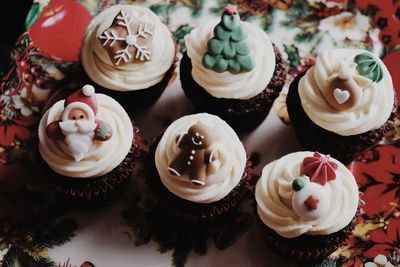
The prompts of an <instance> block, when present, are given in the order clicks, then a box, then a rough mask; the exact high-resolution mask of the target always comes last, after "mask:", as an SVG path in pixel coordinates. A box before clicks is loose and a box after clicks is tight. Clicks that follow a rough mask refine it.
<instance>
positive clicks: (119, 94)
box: [88, 63, 175, 112]
mask: <svg viewBox="0 0 400 267" xmlns="http://www.w3.org/2000/svg"><path fill="white" fill-rule="evenodd" d="M174 77H175V63H174V64H173V65H172V66H171V68H170V69H169V70H168V71H167V72H166V73H165V76H164V78H163V79H162V80H161V81H160V82H158V83H156V84H155V85H153V86H150V87H148V88H145V89H141V90H133V91H117V90H113V89H109V88H105V87H103V86H101V85H99V84H97V83H96V82H95V81H93V80H90V79H89V78H88V79H89V80H90V82H89V83H91V84H94V85H95V87H96V93H100V94H105V95H108V96H110V97H112V98H114V99H115V100H117V101H118V102H119V103H120V104H121V106H123V107H124V109H125V110H126V111H127V112H133V111H138V110H142V109H145V108H147V107H149V106H151V105H152V104H154V103H155V102H156V101H157V100H158V99H159V98H160V96H161V95H162V93H163V92H164V91H165V89H166V88H167V87H168V85H169V83H170V82H171V81H172V80H173V78H174Z"/></svg>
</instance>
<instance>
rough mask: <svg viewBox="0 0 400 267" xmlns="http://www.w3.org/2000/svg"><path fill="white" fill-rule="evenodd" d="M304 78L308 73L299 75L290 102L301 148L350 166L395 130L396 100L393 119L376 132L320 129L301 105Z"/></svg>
mask: <svg viewBox="0 0 400 267" xmlns="http://www.w3.org/2000/svg"><path fill="white" fill-rule="evenodd" d="M304 74H305V72H304V73H302V74H301V75H298V76H297V77H296V78H295V79H294V81H293V82H292V83H291V84H290V87H289V92H288V95H287V99H286V102H287V109H288V113H289V117H290V120H291V122H292V124H293V127H294V128H295V131H296V134H297V136H298V139H299V141H300V143H301V145H302V146H303V147H304V148H305V149H306V150H310V151H319V152H321V153H323V154H330V155H331V156H332V157H334V158H336V159H337V160H339V161H341V162H342V163H343V164H348V163H350V162H351V161H353V160H354V159H355V158H356V157H357V156H358V155H359V154H360V153H361V152H362V151H364V150H365V149H368V148H372V147H374V146H375V145H377V144H378V143H379V141H381V140H382V138H383V137H384V135H385V133H387V132H389V131H391V130H393V127H394V126H393V121H394V118H395V117H396V109H397V101H396V97H395V101H394V105H393V111H392V114H391V115H390V117H389V119H388V120H387V121H386V123H385V124H384V125H382V126H381V127H379V128H377V129H375V130H371V131H368V132H365V133H362V134H357V135H351V136H341V135H338V134H336V133H334V132H331V131H328V130H325V129H323V128H321V127H319V126H318V125H317V124H315V123H314V122H312V120H311V119H310V118H309V117H308V116H307V114H306V113H305V112H304V110H303V107H302V105H301V100H300V96H299V91H298V83H299V81H300V78H301V77H302V76H303V75H304Z"/></svg>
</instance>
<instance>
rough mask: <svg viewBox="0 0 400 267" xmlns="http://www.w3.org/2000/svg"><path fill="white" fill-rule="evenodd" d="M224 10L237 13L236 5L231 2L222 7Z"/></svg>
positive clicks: (231, 13) (230, 13)
mask: <svg viewBox="0 0 400 267" xmlns="http://www.w3.org/2000/svg"><path fill="white" fill-rule="evenodd" d="M224 11H225V12H226V13H228V14H229V15H233V14H237V13H238V9H237V6H235V5H232V4H227V5H226V6H225V7H224Z"/></svg>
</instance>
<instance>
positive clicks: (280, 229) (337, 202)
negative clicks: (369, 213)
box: [256, 152, 359, 238]
mask: <svg viewBox="0 0 400 267" xmlns="http://www.w3.org/2000/svg"><path fill="white" fill-rule="evenodd" d="M312 155H313V152H296V153H291V154H288V155H286V156H284V157H282V158H281V159H279V160H276V161H274V162H271V163H270V164H268V165H267V166H265V167H264V169H263V171H262V175H261V178H260V179H259V180H258V182H257V185H256V201H257V212H258V215H259V216H260V218H261V220H262V221H263V222H264V224H265V225H267V226H268V227H269V228H271V229H273V230H274V231H275V232H276V233H278V234H279V235H281V236H283V237H286V238H294V237H297V236H300V235H302V234H308V235H328V234H331V233H335V232H337V231H339V230H341V229H343V228H344V227H346V225H348V224H349V223H350V222H351V220H352V219H353V217H354V215H355V214H356V212H357V207H358V201H359V195H358V194H359V193H358V187H357V184H356V181H355V179H354V176H353V174H352V173H351V172H350V171H349V170H348V169H347V168H346V167H345V166H344V165H343V164H342V163H340V162H339V161H337V160H334V159H332V160H333V161H334V162H335V163H336V164H337V165H338V169H337V170H336V179H335V180H332V181H329V182H327V183H326V184H325V185H324V187H327V190H326V192H327V193H326V194H328V195H329V198H330V199H329V210H328V212H326V215H325V216H324V217H322V218H316V219H312V218H309V219H306V218H304V217H303V218H302V217H300V216H298V215H297V214H296V212H295V211H294V210H293V207H292V197H293V194H294V191H293V189H292V182H293V180H294V179H295V178H297V177H299V176H300V168H301V165H302V162H303V159H304V158H305V157H308V156H312Z"/></svg>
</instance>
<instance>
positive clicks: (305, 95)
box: [299, 49, 394, 136]
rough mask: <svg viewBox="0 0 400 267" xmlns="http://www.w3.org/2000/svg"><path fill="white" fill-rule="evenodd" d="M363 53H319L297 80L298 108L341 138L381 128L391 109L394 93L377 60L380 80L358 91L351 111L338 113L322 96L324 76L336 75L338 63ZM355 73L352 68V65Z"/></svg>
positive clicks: (357, 50) (338, 51)
mask: <svg viewBox="0 0 400 267" xmlns="http://www.w3.org/2000/svg"><path fill="white" fill-rule="evenodd" d="M364 52H366V51H364V50H360V49H334V50H329V51H326V52H323V53H322V54H320V55H319V56H318V58H317V62H316V64H315V66H313V67H311V68H310V69H309V70H308V71H307V73H306V75H305V76H304V77H302V78H301V79H300V82H299V94H300V100H301V105H302V107H303V109H304V111H305V112H306V114H307V115H308V117H309V118H310V119H311V120H312V121H313V122H314V123H315V124H317V125H319V126H320V127H322V128H324V129H326V130H328V131H331V132H334V133H337V134H339V135H342V136H349V135H356V134H361V133H364V132H367V131H370V130H374V129H376V128H379V127H380V126H382V125H383V124H384V123H385V122H386V121H387V120H388V118H389V117H390V114H391V112H392V109H393V102H394V90H393V83H392V78H391V76H390V73H389V71H388V69H387V68H386V66H385V65H384V64H383V62H382V61H381V60H380V59H378V58H377V60H378V62H379V64H380V66H381V67H382V70H383V79H382V80H381V81H379V82H378V83H371V85H370V86H368V87H367V88H365V89H362V92H361V97H360V101H359V102H358V103H357V104H356V105H355V106H354V107H352V108H351V109H348V110H344V111H338V110H336V109H334V108H333V107H331V106H330V105H329V104H328V103H327V102H326V99H325V97H324V93H325V90H327V88H328V77H330V76H331V75H332V74H334V73H335V72H337V70H338V67H339V64H340V61H345V62H348V63H350V62H352V61H353V59H354V57H355V56H356V55H358V54H361V53H364ZM353 68H354V70H355V66H353Z"/></svg>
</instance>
